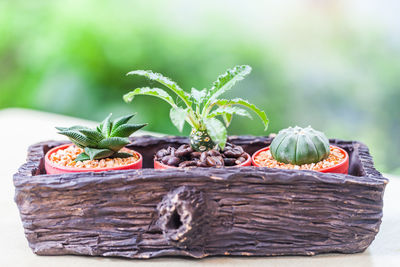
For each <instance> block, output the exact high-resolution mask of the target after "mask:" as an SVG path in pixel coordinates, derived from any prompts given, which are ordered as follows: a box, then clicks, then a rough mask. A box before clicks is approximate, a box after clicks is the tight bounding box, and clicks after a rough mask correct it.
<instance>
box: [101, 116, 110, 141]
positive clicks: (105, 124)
mask: <svg viewBox="0 0 400 267" xmlns="http://www.w3.org/2000/svg"><path fill="white" fill-rule="evenodd" d="M111 116H112V113H110V114H109V115H108V116H107V117H106V118H105V119H104V121H103V122H102V123H101V125H102V128H101V133H102V134H103V135H104V136H105V137H108V136H110V132H111V127H112V122H111Z"/></svg>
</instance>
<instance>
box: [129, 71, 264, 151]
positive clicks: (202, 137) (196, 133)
mask: <svg viewBox="0 0 400 267" xmlns="http://www.w3.org/2000/svg"><path fill="white" fill-rule="evenodd" d="M250 72H251V67H250V66H247V65H242V66H236V67H234V68H232V69H228V70H227V71H226V72H225V73H224V74H222V75H220V76H219V77H218V78H217V80H216V81H215V82H214V83H213V86H212V87H211V88H209V89H203V90H197V89H195V88H192V89H191V92H190V93H187V92H185V91H184V90H183V89H182V88H181V87H180V86H179V85H178V84H177V83H175V82H173V81H172V80H170V79H169V78H167V77H165V76H163V75H161V74H159V73H154V72H152V71H150V70H135V71H131V72H129V73H128V74H127V75H140V76H144V77H147V78H149V79H150V80H154V81H157V82H159V83H160V84H162V85H164V86H166V87H167V88H169V89H170V90H171V91H172V92H174V93H175V94H176V95H177V96H178V97H179V99H180V100H181V101H182V102H183V106H182V105H178V104H177V102H176V101H174V99H173V98H172V97H171V95H170V94H168V93H167V92H166V91H165V90H163V89H160V88H149V87H142V88H136V89H134V90H132V91H131V92H129V93H127V94H125V95H124V97H123V98H124V100H125V102H131V101H132V100H133V99H134V97H135V96H137V95H150V96H155V97H158V98H161V99H163V100H164V101H166V102H167V103H168V104H170V105H171V106H172V108H171V110H170V118H171V121H172V123H173V124H174V125H175V126H176V128H178V130H179V131H182V129H183V126H184V123H185V122H187V123H188V124H189V125H190V126H191V127H192V132H191V134H190V144H191V146H192V148H193V149H194V150H196V151H205V150H210V149H215V148H218V147H219V148H220V149H224V147H225V143H226V139H227V130H226V127H228V126H229V125H230V123H231V121H232V116H233V115H235V114H236V115H239V116H246V117H249V118H252V117H251V115H250V114H249V112H248V111H247V110H245V109H243V108H241V107H240V106H242V107H247V108H249V109H250V110H252V111H254V112H255V113H256V114H257V115H258V116H259V117H260V118H261V120H262V122H263V123H264V126H265V130H266V129H267V127H268V118H267V116H266V114H265V112H264V111H262V110H260V109H259V108H257V107H256V106H255V105H253V104H251V103H249V102H248V101H246V100H244V99H241V98H235V99H220V98H219V97H220V96H221V95H222V94H223V93H225V92H226V91H228V90H230V89H231V88H232V87H233V86H234V85H235V83H236V82H238V81H240V80H243V79H244V77H245V76H246V75H248V74H249V73H250ZM217 117H222V119H223V121H224V123H225V125H224V124H223V123H222V122H221V121H220V120H218V119H217Z"/></svg>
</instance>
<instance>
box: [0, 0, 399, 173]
mask: <svg viewBox="0 0 400 267" xmlns="http://www.w3.org/2000/svg"><path fill="white" fill-rule="evenodd" d="M383 2H386V3H382V2H381V1H379V2H377V1H328V0H327V1H211V0H210V1H204V0H203V1H196V2H194V1H176V0H169V1H152V0H146V1H118V0H116V1H1V2H0V109H2V108H7V107H24V108H32V109H37V110H44V111H49V112H54V113H60V114H66V115H71V116H77V117H82V118H86V119H91V120H101V119H102V118H104V117H105V116H106V115H107V114H108V113H109V112H113V113H114V114H115V115H122V114H125V113H129V112H132V111H133V112H138V115H137V117H136V121H137V122H149V123H150V125H149V126H148V127H146V130H149V131H157V132H163V133H168V134H179V133H178V131H177V130H176V129H175V128H174V127H173V125H172V124H171V122H170V120H169V112H168V111H169V106H168V105H167V104H166V103H164V102H162V101H161V100H159V99H155V98H151V97H137V98H136V99H135V100H134V102H133V103H132V104H126V103H124V102H123V101H122V95H123V94H124V93H127V92H128V91H129V90H130V89H133V88H136V87H140V86H145V85H150V86H158V85H156V84H155V83H151V82H149V81H148V80H146V79H144V78H141V77H133V76H125V74H126V73H127V72H128V71H130V70H134V69H151V70H154V71H156V72H161V73H163V74H165V75H166V76H168V77H170V78H172V79H173V80H175V81H177V82H178V84H180V86H181V87H182V88H184V89H186V90H190V88H191V87H195V88H197V89H202V88H205V87H210V86H211V84H212V82H213V81H214V80H215V78H216V77H217V76H218V75H219V74H221V73H223V72H224V71H225V70H226V69H227V68H230V67H233V66H234V65H237V64H249V65H251V66H252V67H253V72H252V73H251V75H250V76H248V78H247V79H246V80H244V81H242V82H240V83H239V84H238V85H237V86H235V87H234V89H233V90H232V91H231V92H230V93H228V94H227V96H234V97H236V96H237V97H242V98H245V99H248V100H250V101H251V102H253V103H255V104H256V105H258V106H259V107H261V108H263V109H264V110H265V111H266V113H267V115H268V116H269V119H270V127H269V129H268V131H267V132H264V131H263V127H262V124H261V122H260V121H259V120H257V119H256V118H254V120H249V119H247V118H235V119H234V121H233V123H232V126H231V127H230V128H229V133H230V134H236V135H239V134H253V135H265V134H269V133H272V132H277V131H279V129H281V128H285V127H288V126H291V125H299V126H307V125H309V124H310V125H312V126H313V127H314V128H316V129H319V130H321V131H324V132H325V133H326V134H327V136H328V137H336V138H341V139H349V140H361V141H362V142H364V143H366V144H367V145H368V146H369V147H370V149H371V152H372V154H373V155H374V159H375V162H376V164H377V167H378V169H379V170H381V171H384V172H390V173H397V174H400V163H399V161H400V160H399V159H400V138H399V134H400V116H399V115H400V34H399V33H400V20H399V19H398V14H397V13H398V12H397V11H398V10H400V9H399V8H400V4H399V2H396V1H383ZM186 127H187V128H185V131H184V133H183V134H187V133H188V131H189V130H190V129H189V128H188V126H186ZM2 130H3V128H2Z"/></svg>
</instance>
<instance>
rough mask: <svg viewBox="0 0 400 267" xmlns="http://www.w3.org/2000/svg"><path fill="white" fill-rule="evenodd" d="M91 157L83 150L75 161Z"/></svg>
mask: <svg viewBox="0 0 400 267" xmlns="http://www.w3.org/2000/svg"><path fill="white" fill-rule="evenodd" d="M89 159H90V157H89V156H88V155H87V154H86V153H85V152H82V153H81V154H79V155H78V156H77V157H76V159H75V160H74V161H85V160H89Z"/></svg>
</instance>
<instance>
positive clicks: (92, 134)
mask: <svg viewBox="0 0 400 267" xmlns="http://www.w3.org/2000/svg"><path fill="white" fill-rule="evenodd" d="M79 132H81V133H82V134H84V135H85V136H86V137H87V138H89V139H91V140H93V142H96V143H98V142H100V141H101V140H103V139H104V136H103V135H102V134H101V133H99V132H98V131H96V130H92V129H80V130H79Z"/></svg>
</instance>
